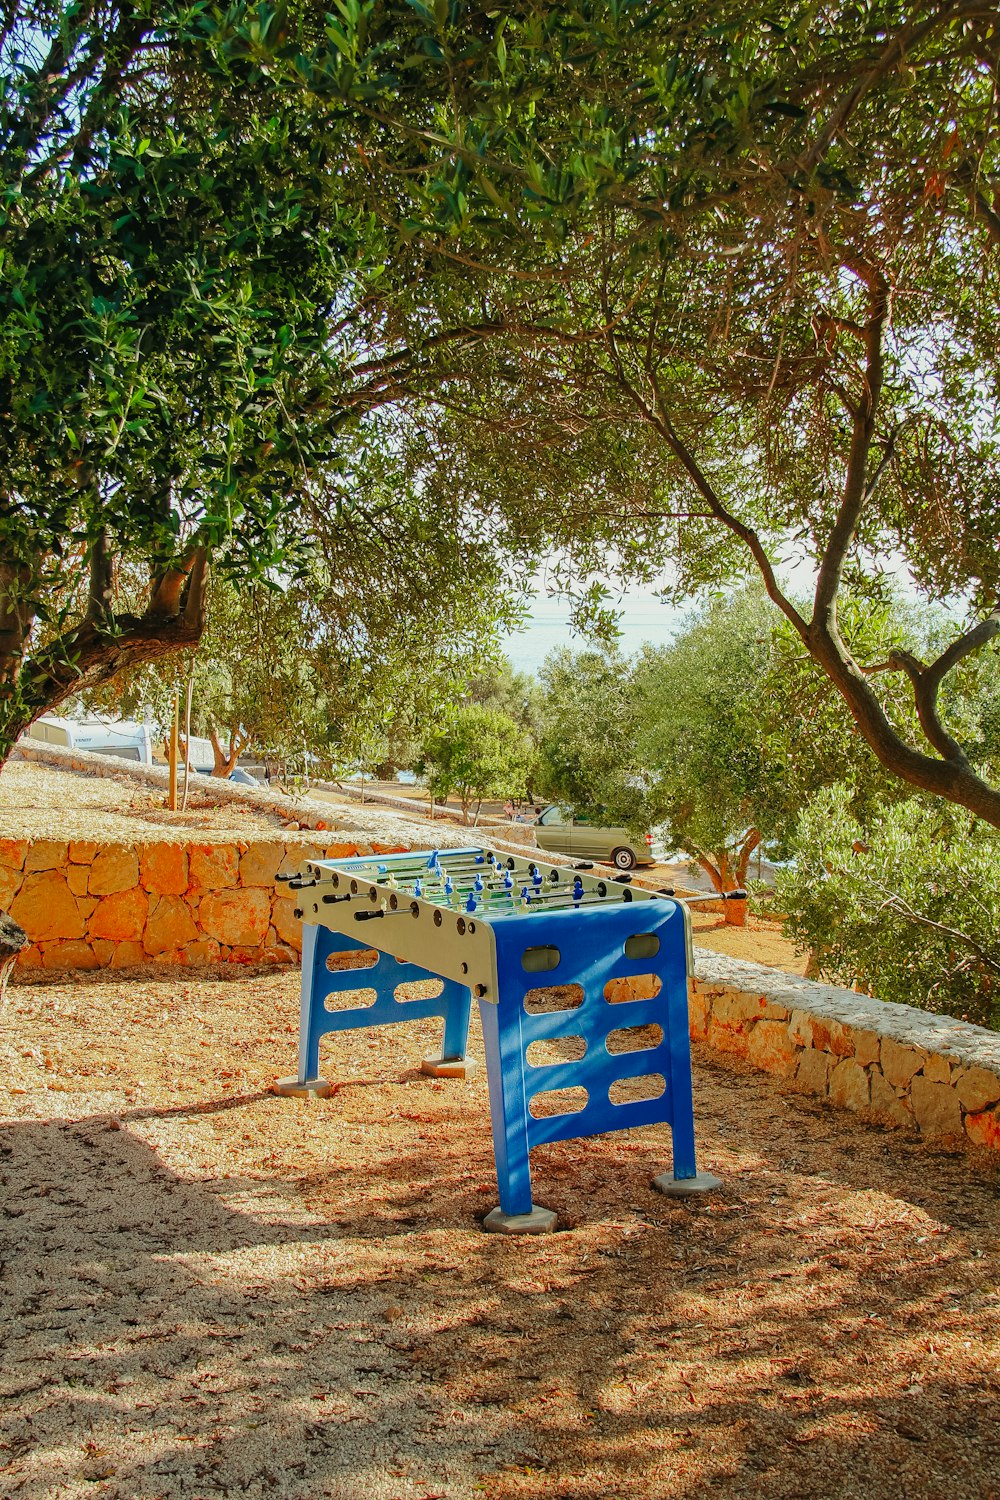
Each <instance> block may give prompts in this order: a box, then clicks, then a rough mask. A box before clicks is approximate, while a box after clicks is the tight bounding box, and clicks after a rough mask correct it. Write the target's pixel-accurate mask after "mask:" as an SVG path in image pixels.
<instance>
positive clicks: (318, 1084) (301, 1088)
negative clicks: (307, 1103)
mask: <svg viewBox="0 0 1000 1500" xmlns="http://www.w3.org/2000/svg"><path fill="white" fill-rule="evenodd" d="M272 1087H273V1090H274V1092H275V1093H276V1094H281V1095H282V1097H283V1098H285V1099H326V1098H328V1097H329V1096H330V1094H331V1093H332V1092H333V1084H332V1083H330V1082H329V1081H328V1080H327V1079H326V1078H307V1079H305V1080H304V1081H302V1080H300V1079H298V1078H279V1079H277V1081H276V1082H275V1083H274V1084H273V1085H272Z"/></svg>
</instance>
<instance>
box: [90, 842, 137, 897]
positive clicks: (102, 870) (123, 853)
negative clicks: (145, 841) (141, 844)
mask: <svg viewBox="0 0 1000 1500" xmlns="http://www.w3.org/2000/svg"><path fill="white" fill-rule="evenodd" d="M138 883H139V856H138V855H137V854H136V852H135V850H134V849H129V848H128V847H127V846H126V845H124V844H109V845H108V846H107V847H106V848H104V849H101V850H99V851H98V853H97V854H95V855H94V862H93V864H92V865H91V867H90V881H89V883H88V886H87V889H88V890H89V891H90V894H91V895H92V896H113V895H114V894H115V893H116V892H117V891H129V890H131V889H132V887H133V886H135V885H138Z"/></svg>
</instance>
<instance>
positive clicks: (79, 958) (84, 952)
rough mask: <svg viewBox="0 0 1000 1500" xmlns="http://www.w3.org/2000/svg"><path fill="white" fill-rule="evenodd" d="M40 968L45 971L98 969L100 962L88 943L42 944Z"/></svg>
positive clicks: (80, 941)
mask: <svg viewBox="0 0 1000 1500" xmlns="http://www.w3.org/2000/svg"><path fill="white" fill-rule="evenodd" d="M42 967H43V968H46V969H99V968H100V967H101V960H100V959H99V958H98V956H97V954H96V953H95V952H94V950H93V948H92V947H91V946H90V944H89V943H85V942H83V941H82V940H77V941H76V942H74V943H43V944H42Z"/></svg>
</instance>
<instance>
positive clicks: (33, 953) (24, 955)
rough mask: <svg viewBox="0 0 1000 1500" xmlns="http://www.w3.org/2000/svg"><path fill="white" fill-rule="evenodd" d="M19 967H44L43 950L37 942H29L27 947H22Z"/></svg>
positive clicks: (18, 958)
mask: <svg viewBox="0 0 1000 1500" xmlns="http://www.w3.org/2000/svg"><path fill="white" fill-rule="evenodd" d="M15 967H17V968H18V969H40V968H41V967H42V950H41V949H40V948H39V946H38V944H37V943H29V944H28V946H27V948H22V949H21V951H20V953H19V954H18V955H17V964H16V966H15Z"/></svg>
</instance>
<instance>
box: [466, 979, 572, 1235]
mask: <svg viewBox="0 0 1000 1500" xmlns="http://www.w3.org/2000/svg"><path fill="white" fill-rule="evenodd" d="M504 1010H505V1008H504V1006H503V1002H502V1001H501V1003H500V1004H499V1005H491V1004H489V1003H487V1002H486V1001H480V1005H479V1012H480V1015H481V1017H482V1023H483V1045H484V1048H485V1051H486V1071H487V1075H488V1077H489V1085H490V1121H491V1124H492V1127H493V1154H494V1156H495V1158H496V1165H497V1185H498V1187H499V1189H500V1206H499V1208H494V1209H493V1210H492V1211H491V1212H490V1213H488V1214H487V1215H486V1218H485V1219H484V1220H483V1228H484V1229H485V1230H486V1232H487V1233H488V1234H548V1233H549V1232H550V1231H551V1230H553V1229H554V1228H555V1226H556V1222H557V1215H556V1214H555V1213H553V1211H552V1210H551V1209H550V1208H542V1207H541V1205H540V1204H535V1203H533V1202H532V1198H531V1167H530V1163H529V1160H528V1118H527V1116H528V1101H527V1096H526V1091H525V1087H524V1051H523V1047H522V1042H521V1027H520V1020H519V1014H518V1013H516V1012H515V1013H514V1014H513V1015H506V1014H505V1013H504Z"/></svg>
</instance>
